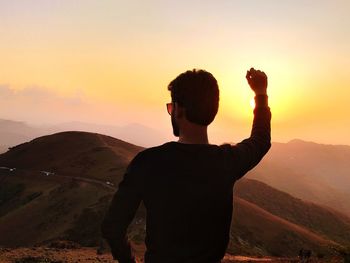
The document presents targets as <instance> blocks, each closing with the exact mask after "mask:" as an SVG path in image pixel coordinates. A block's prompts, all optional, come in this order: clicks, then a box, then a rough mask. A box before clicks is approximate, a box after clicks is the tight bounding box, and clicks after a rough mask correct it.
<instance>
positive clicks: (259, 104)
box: [222, 95, 271, 180]
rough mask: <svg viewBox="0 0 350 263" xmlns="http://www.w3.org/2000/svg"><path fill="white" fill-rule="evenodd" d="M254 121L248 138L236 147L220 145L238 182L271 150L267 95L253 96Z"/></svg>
mask: <svg viewBox="0 0 350 263" xmlns="http://www.w3.org/2000/svg"><path fill="white" fill-rule="evenodd" d="M254 99H255V108H254V120H253V126H252V130H251V135H250V137H249V138H247V139H244V140H243V141H241V142H240V143H237V144H236V145H231V144H224V145H222V146H223V147H224V149H225V151H226V154H227V156H228V164H227V165H228V166H229V167H230V171H232V173H233V175H234V179H235V180H238V179H240V178H241V177H242V176H244V175H245V174H246V173H247V172H248V171H249V170H251V169H252V168H254V167H255V166H256V165H257V164H258V163H259V162H260V161H261V159H262V158H263V157H264V155H265V154H266V153H267V152H268V151H269V149H270V148H271V111H270V107H269V106H268V96H267V95H256V96H255V98H254Z"/></svg>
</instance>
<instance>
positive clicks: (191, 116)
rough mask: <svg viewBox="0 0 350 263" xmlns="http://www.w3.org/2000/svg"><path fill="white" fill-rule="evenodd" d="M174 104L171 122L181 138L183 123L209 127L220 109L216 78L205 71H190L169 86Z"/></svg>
mask: <svg viewBox="0 0 350 263" xmlns="http://www.w3.org/2000/svg"><path fill="white" fill-rule="evenodd" d="M168 90H169V91H170V92H171V99H172V103H173V113H175V111H176V113H177V114H172V115H171V122H172V125H173V132H174V135H175V136H179V129H180V127H179V126H181V122H182V121H185V122H186V121H187V122H189V123H193V124H196V125H201V126H208V125H209V124H210V123H211V122H212V121H213V120H214V118H215V116H216V114H217V112H218V108H219V87H218V83H217V81H216V79H215V78H214V76H213V75H212V74H211V73H209V72H207V71H205V70H196V69H193V70H188V71H186V72H184V73H182V74H180V75H179V76H177V77H176V78H175V79H174V80H173V81H171V82H170V84H169V85H168Z"/></svg>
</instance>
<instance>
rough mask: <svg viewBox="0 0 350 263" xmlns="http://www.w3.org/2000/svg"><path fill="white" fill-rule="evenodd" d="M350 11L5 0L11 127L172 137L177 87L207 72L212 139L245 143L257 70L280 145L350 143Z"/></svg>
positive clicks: (4, 82) (243, 4) (339, 2)
mask: <svg viewBox="0 0 350 263" xmlns="http://www.w3.org/2000/svg"><path fill="white" fill-rule="evenodd" d="M146 2H147V4H146ZM280 2H281V3H280ZM349 10H350V2H349V1H346V0H336V1H314V2H311V1H278V3H277V2H276V1H230V0H227V1H160V0H158V1H97V0H95V1H92V0H80V1H68V0H67V1H58V0H57V1H43V0H32V1H29V0H28V1H16V0H14V1H6V2H5V1H3V2H1V3H0V16H1V18H2V22H1V24H0V33H1V41H0V57H1V60H2V61H1V62H2V63H1V64H0V111H1V112H0V118H5V119H13V120H23V121H27V122H29V123H58V122H68V121H73V120H75V121H84V122H91V123H100V124H112V125H124V124H127V123H141V124H144V125H147V126H150V127H153V128H156V129H158V130H160V131H161V132H162V133H164V134H165V135H166V136H167V138H169V140H173V139H175V138H174V137H173V136H172V134H171V123H170V117H169V115H168V114H167V113H166V111H165V106H164V105H165V103H166V102H168V101H169V100H170V97H169V92H168V91H167V84H168V83H169V82H170V81H171V80H172V79H173V78H175V77H176V76H177V75H178V74H180V73H181V72H183V71H185V70H187V69H192V68H202V69H206V70H208V71H210V72H212V73H213V74H214V76H215V77H216V78H217V80H218V82H219V85H220V108H219V113H218V115H217V118H216V120H215V121H214V122H213V124H212V126H210V128H209V135H210V141H211V142H212V143H220V142H223V141H232V142H236V141H239V140H242V139H244V138H245V137H247V136H249V133H250V128H251V121H252V108H251V106H250V101H251V99H252V97H253V93H252V91H251V90H250V89H249V87H248V85H247V84H246V81H245V72H246V70H247V69H249V68H250V67H251V66H254V67H255V68H259V69H262V70H264V71H265V72H266V73H267V75H268V77H269V90H268V92H269V97H270V106H271V109H272V114H273V117H272V140H273V141H288V140H290V139H293V138H301V139H305V140H310V141H315V142H321V143H332V144H349V145H350V137H349V134H350V120H349V115H350V106H349V105H350V104H349V103H348V98H349V97H350V96H349V95H350V91H349V83H350V16H349V15H348V11H349Z"/></svg>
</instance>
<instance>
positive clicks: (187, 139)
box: [178, 131, 209, 144]
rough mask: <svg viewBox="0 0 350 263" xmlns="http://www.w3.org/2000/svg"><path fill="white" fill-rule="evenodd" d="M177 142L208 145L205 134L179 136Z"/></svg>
mask: <svg viewBox="0 0 350 263" xmlns="http://www.w3.org/2000/svg"><path fill="white" fill-rule="evenodd" d="M178 142H180V143H189V144H209V140H208V134H207V132H206V131H205V132H202V133H190V134H180V136H179V140H178Z"/></svg>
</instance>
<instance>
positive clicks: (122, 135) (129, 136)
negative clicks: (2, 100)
mask: <svg viewBox="0 0 350 263" xmlns="http://www.w3.org/2000/svg"><path fill="white" fill-rule="evenodd" d="M47 131H48V132H47V133H57V132H63V131H85V132H94V133H100V134H105V135H109V136H112V137H115V138H119V139H121V140H123V141H127V142H132V143H133V144H137V145H141V146H143V147H150V146H153V145H158V144H161V143H163V142H165V141H166V139H167V138H166V136H165V135H164V134H163V133H161V132H160V131H158V130H157V129H154V128H151V127H147V126H145V125H142V124H139V123H130V124H128V125H124V126H117V125H101V124H92V123H86V122H79V121H74V122H66V123H60V124H57V125H54V126H51V127H49V128H48V130H47Z"/></svg>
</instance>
